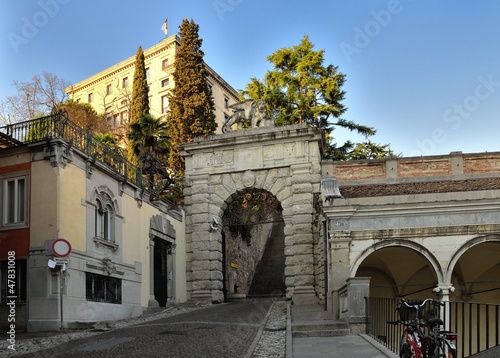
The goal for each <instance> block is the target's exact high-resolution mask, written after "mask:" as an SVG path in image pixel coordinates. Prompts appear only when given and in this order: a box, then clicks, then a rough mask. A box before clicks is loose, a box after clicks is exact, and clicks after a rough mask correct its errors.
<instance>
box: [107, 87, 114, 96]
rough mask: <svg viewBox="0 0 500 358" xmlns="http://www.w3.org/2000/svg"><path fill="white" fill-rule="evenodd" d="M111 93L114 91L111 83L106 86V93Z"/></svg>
mask: <svg viewBox="0 0 500 358" xmlns="http://www.w3.org/2000/svg"><path fill="white" fill-rule="evenodd" d="M111 93H113V86H111V85H110V84H109V85H107V86H106V95H107V96H108V95H110V94H111Z"/></svg>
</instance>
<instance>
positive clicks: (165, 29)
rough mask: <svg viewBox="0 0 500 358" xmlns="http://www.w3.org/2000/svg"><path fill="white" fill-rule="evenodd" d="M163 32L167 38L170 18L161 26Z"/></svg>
mask: <svg viewBox="0 0 500 358" xmlns="http://www.w3.org/2000/svg"><path fill="white" fill-rule="evenodd" d="M161 31H163V33H164V34H165V36H167V33H168V18H167V19H165V22H164V23H163V25H161Z"/></svg>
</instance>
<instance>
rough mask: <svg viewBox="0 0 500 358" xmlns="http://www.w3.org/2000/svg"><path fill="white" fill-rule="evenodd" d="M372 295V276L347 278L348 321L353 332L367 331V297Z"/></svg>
mask: <svg viewBox="0 0 500 358" xmlns="http://www.w3.org/2000/svg"><path fill="white" fill-rule="evenodd" d="M369 296H370V277H349V278H348V279H347V305H348V321H349V329H350V331H351V334H359V333H365V331H366V323H367V318H368V317H367V313H368V312H367V308H366V302H367V298H368V297H369Z"/></svg>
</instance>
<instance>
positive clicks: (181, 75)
mask: <svg viewBox="0 0 500 358" xmlns="http://www.w3.org/2000/svg"><path fill="white" fill-rule="evenodd" d="M179 29H180V31H179V37H180V44H179V48H178V49H177V52H176V55H175V70H174V73H173V79H174V82H175V87H174V89H173V90H172V93H171V95H170V98H169V100H170V112H169V115H168V122H169V128H170V132H169V134H170V144H171V149H170V153H169V159H168V161H169V164H170V166H171V167H172V168H174V170H175V171H176V172H178V173H179V174H181V175H182V174H183V173H184V160H183V158H182V157H181V155H180V151H179V147H180V146H181V145H182V144H183V143H188V142H192V141H193V139H194V138H196V137H201V136H206V135H209V134H213V133H214V131H215V129H216V128H217V124H216V122H215V104H214V100H213V97H212V92H211V90H210V87H209V84H208V70H207V68H206V65H205V62H204V61H203V56H204V53H203V51H202V50H201V44H202V42H203V40H202V39H201V38H200V37H199V36H198V30H199V26H198V25H197V24H196V23H195V22H194V21H193V20H191V21H188V20H186V19H184V20H183V21H182V24H181V26H179Z"/></svg>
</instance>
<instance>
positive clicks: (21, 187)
mask: <svg viewBox="0 0 500 358" xmlns="http://www.w3.org/2000/svg"><path fill="white" fill-rule="evenodd" d="M27 184H28V180H27V175H21V176H13V177H4V178H3V190H2V211H3V213H2V224H3V226H10V225H20V224H21V225H25V224H27V222H28V220H27V219H28V218H27V216H28V215H27V214H28V185H27Z"/></svg>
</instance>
